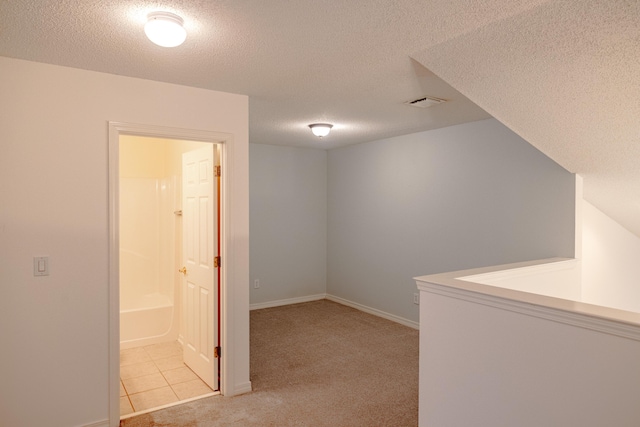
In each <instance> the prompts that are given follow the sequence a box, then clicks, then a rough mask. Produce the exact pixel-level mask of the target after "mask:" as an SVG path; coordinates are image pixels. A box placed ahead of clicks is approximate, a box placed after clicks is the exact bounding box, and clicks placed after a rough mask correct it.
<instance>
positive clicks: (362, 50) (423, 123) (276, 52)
mask: <svg viewBox="0 0 640 427" xmlns="http://www.w3.org/2000/svg"><path fill="white" fill-rule="evenodd" d="M639 3H640V2H638V1H637V0H607V1H602V0H600V1H596V0H567V1H545V0H458V1H453V0H371V1H367V2H358V1H353V0H299V1H296V2H290V1H287V0H270V1H259V0H245V1H228V0H220V1H214V0H167V1H152V0H141V1H137V2H132V1H130V0H113V1H109V2H105V1H99V0H11V1H9V0H4V1H3V0H0V55H1V56H7V57H13V58H20V59H26V60H32V61H38V62H45V63H51V64H57V65H63V66H69V67H75V68H82V69H88V70H94V71H100V72H106V73H112V74H121V75H126V76H131V77H139V78H145V79H151V80H158V81H164V82H170V83H176V84H181V85H188V86H193V87H200V88H207V89H213V90H221V91H227V92H232V93H240V94H246V95H249V97H250V140H251V142H254V143H266V144H283V145H293V146H304V147H317V148H333V147H338V146H341V145H347V144H354V143H359V142H365V141H370V140H373V139H379V138H384V137H390V136H395V135H401V134H406V133H411V132H416V131H421V130H428V129H434V128H438V127H444V126H449V125H453V124H457V123H464V122H469V121H474V120H480V119H483V118H487V117H489V114H491V115H493V116H494V117H496V118H497V119H498V120H500V121H501V122H503V123H504V124H506V125H507V126H508V127H510V128H511V129H512V130H514V131H515V132H517V133H518V134H520V135H521V136H522V137H523V138H524V139H526V140H527V141H529V142H530V143H531V144H533V145H534V146H536V147H537V148H539V149H540V150H541V151H543V152H544V153H545V154H547V155H548V156H549V157H551V158H552V159H554V160H555V161H557V162H558V163H559V164H561V165H562V166H564V167H565V168H567V169H568V170H570V171H572V172H577V173H580V174H581V175H583V176H584V178H585V196H586V198H587V199H588V200H589V201H591V202H592V203H593V204H594V205H596V206H597V207H599V208H600V209H601V210H603V211H604V212H605V213H607V214H609V215H610V216H612V217H613V218H615V219H616V220H618V221H619V222H620V223H621V224H622V225H624V226H625V227H626V228H628V229H629V230H631V231H633V232H634V233H636V234H637V235H639V236H640V167H638V166H637V161H638V160H637V159H638V154H640V126H638V124H637V123H638V117H640V115H639V113H640V110H639V109H640V101H639V100H640V65H639V64H640V55H639V54H640V51H639V49H640V48H639V47H640V30H639V28H640V11H639ZM156 10H164V11H170V12H174V13H177V14H178V15H180V16H182V17H183V18H184V20H185V27H186V29H187V31H188V37H187V41H186V42H185V44H184V45H182V46H180V47H178V48H174V49H166V48H161V47H158V46H155V45H153V44H152V43H151V42H149V41H148V40H147V39H146V37H145V36H144V33H143V30H142V26H143V24H144V22H145V17H146V15H147V13H149V12H151V11H156ZM1 77H2V70H0V78H1ZM0 95H1V94H0ZM425 95H431V96H436V97H439V98H445V99H447V100H449V102H447V103H445V104H442V105H439V106H437V107H432V108H429V109H424V110H421V109H416V108H412V107H408V106H406V105H404V102H405V101H410V100H413V99H417V98H420V97H423V96H425ZM487 113H489V114H487ZM320 121H328V122H331V123H334V124H335V127H334V130H333V132H332V133H331V135H329V136H328V137H326V138H324V139H322V140H319V139H317V138H316V137H314V136H312V135H311V133H310V132H309V129H308V128H307V124H309V123H313V122H320Z"/></svg>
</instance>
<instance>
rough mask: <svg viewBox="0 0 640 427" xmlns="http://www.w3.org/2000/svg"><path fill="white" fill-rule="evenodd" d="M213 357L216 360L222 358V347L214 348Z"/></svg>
mask: <svg viewBox="0 0 640 427" xmlns="http://www.w3.org/2000/svg"><path fill="white" fill-rule="evenodd" d="M213 357H214V358H215V359H217V358H219V357H222V349H221V348H220V346H217V347H213Z"/></svg>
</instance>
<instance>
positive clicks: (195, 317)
mask: <svg viewBox="0 0 640 427" xmlns="http://www.w3.org/2000/svg"><path fill="white" fill-rule="evenodd" d="M213 150H214V145H213V144H207V146H206V147H203V148H201V149H198V150H194V151H190V152H187V153H184V154H183V155H182V212H183V233H182V236H183V237H182V238H183V246H182V251H183V254H182V255H183V258H182V259H183V262H184V267H185V268H186V274H184V276H183V277H184V279H183V281H182V283H183V292H182V296H183V303H182V305H183V313H184V316H185V317H184V318H185V331H184V363H186V364H187V366H189V368H191V370H193V372H195V373H196V374H197V375H198V376H199V377H200V378H202V380H203V381H204V382H206V383H207V384H208V385H209V387H211V388H212V389H213V390H216V389H217V388H218V383H217V378H218V372H217V370H218V363H217V360H216V358H215V356H214V348H215V347H216V345H217V342H218V337H217V328H216V322H217V316H216V309H217V301H216V298H217V285H218V284H217V277H218V275H217V274H216V267H215V266H214V258H215V257H216V256H217V254H216V253H215V251H216V249H217V245H216V241H217V229H216V224H217V219H216V215H217V212H216V194H215V193H216V186H215V185H214V176H213V175H214V173H213V166H214V153H213Z"/></svg>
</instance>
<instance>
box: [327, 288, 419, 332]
mask: <svg viewBox="0 0 640 427" xmlns="http://www.w3.org/2000/svg"><path fill="white" fill-rule="evenodd" d="M326 298H327V299H328V300H329V301H333V302H337V303H338V304H342V305H347V306H349V307H352V308H355V309H357V310H360V311H364V312H365V313H369V314H373V315H374V316H378V317H382V318H384V319H387V320H391V321H392V322H396V323H400V324H401V325H405V326H408V327H410V328H413V329H420V323H419V322H414V321H413V320H409V319H405V318H404V317H400V316H396V315H395V314H391V313H387V312H385V311H382V310H378V309H377V308H371V307H367V306H366V305H362V304H358V303H357V302H353V301H349V300H346V299H344V298H340V297H337V296H335V295H330V294H327V297H326Z"/></svg>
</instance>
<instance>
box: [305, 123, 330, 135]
mask: <svg viewBox="0 0 640 427" xmlns="http://www.w3.org/2000/svg"><path fill="white" fill-rule="evenodd" d="M309 127H310V128H311V132H313V134H314V135H315V136H318V137H320V138H322V137H323V136H327V135H329V132H331V128H332V127H333V125H330V124H329V123H314V124H312V125H309Z"/></svg>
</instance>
